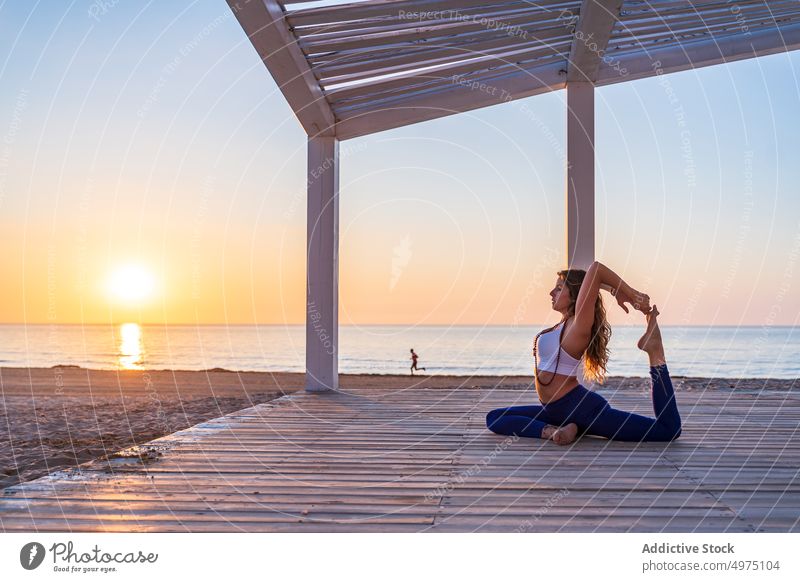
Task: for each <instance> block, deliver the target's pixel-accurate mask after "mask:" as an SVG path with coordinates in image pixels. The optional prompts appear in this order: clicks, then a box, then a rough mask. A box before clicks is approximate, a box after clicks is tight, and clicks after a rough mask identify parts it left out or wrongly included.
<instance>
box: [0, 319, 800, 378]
mask: <svg viewBox="0 0 800 582" xmlns="http://www.w3.org/2000/svg"><path fill="white" fill-rule="evenodd" d="M544 327H546V324H536V325H525V326H514V325H485V326H483V325H481V326H474V325H458V326H456V325H448V326H444V325H415V326H408V325H372V324H370V325H345V326H341V328H340V334H339V344H340V346H339V371H340V372H341V373H344V374H408V373H409V367H410V359H409V355H410V352H409V350H410V349H411V348H414V350H415V351H416V352H417V353H418V354H419V356H420V362H419V365H420V367H425V368H426V373H427V374H430V375H453V376H473V375H488V376H517V375H525V376H530V375H532V374H533V360H532V355H531V347H532V341H533V337H534V336H535V335H536V333H537V332H538V331H540V330H541V329H543V328H544ZM662 329H663V332H664V342H665V347H666V352H667V361H668V363H669V366H670V371H671V373H672V374H673V375H676V376H694V377H715V378H781V379H794V378H799V377H800V358H799V357H798V356H799V355H800V328H798V327H796V326H675V325H665V326H662ZM642 331H643V330H642V327H641V326H614V327H613V329H612V337H611V342H610V350H611V358H610V360H609V364H608V373H609V375H611V376H623V377H645V376H647V374H648V362H647V356H646V355H645V354H644V353H642V352H641V351H640V350H638V349H637V348H636V341H637V339H638V338H639V337H640V336H641V334H642ZM304 350H305V326H304V325H297V324H291V325H282V324H263V325H247V324H230V325H226V324H202V325H197V324H176V325H166V326H165V325H160V324H136V323H125V324H119V325H108V324H48V323H41V324H2V325H0V366H5V367H53V366H80V367H84V368H90V369H122V370H124V369H132V370H209V369H215V368H222V369H227V370H233V371H255V372H303V371H304V369H305V356H304V353H305V352H304Z"/></svg>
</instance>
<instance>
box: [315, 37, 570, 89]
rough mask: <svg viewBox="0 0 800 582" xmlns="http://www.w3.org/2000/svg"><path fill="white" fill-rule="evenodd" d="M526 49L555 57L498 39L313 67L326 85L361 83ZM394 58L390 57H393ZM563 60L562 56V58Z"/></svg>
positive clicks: (548, 49)
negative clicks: (465, 46)
mask: <svg viewBox="0 0 800 582" xmlns="http://www.w3.org/2000/svg"><path fill="white" fill-rule="evenodd" d="M503 48H505V49H506V50H509V49H523V48H524V49H527V50H530V51H532V52H535V51H537V50H538V51H541V53H542V54H543V55H545V54H548V53H552V52H553V48H552V46H550V45H543V44H542V43H540V42H529V43H520V44H516V45H513V46H508V44H507V42H506V40H505V39H495V40H492V41H488V42H483V43H470V45H469V49H460V50H454V49H453V47H448V46H447V45H444V46H442V48H439V49H433V50H428V51H426V52H425V53H412V54H406V55H401V56H392V57H385V58H381V59H370V60H367V61H361V62H357V63H346V64H344V65H340V66H338V67H337V66H336V65H335V63H334V64H332V65H329V66H324V67H314V69H313V70H314V73H315V74H316V75H317V77H318V78H319V79H321V83H322V84H323V85H330V84H333V83H341V82H345V81H354V80H359V79H360V78H364V79H365V78H369V77H376V76H380V75H382V74H386V73H392V72H402V71H410V70H413V69H419V68H421V67H427V66H432V65H437V64H442V63H447V62H450V63H452V62H455V61H457V60H459V59H464V58H467V57H470V56H478V55H490V54H492V55H494V54H497V51H498V50H499V49H503ZM390 54H391V53H390ZM559 56H560V55H559Z"/></svg>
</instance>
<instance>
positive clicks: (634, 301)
mask: <svg viewBox="0 0 800 582" xmlns="http://www.w3.org/2000/svg"><path fill="white" fill-rule="evenodd" d="M612 295H614V298H615V299H616V300H617V303H618V304H619V306H620V307H621V308H622V309H624V310H625V313H630V311H629V310H628V307H627V306H626V305H625V304H626V303H630V304H631V306H632V307H633V308H634V309H636V310H637V311H641V312H642V313H650V296H649V295H647V294H646V293H642V292H640V291H637V290H636V289H634V288H633V287H631V286H630V285H628V284H627V283H623V284H622V285H620V288H619V289H617V292H616V293H612Z"/></svg>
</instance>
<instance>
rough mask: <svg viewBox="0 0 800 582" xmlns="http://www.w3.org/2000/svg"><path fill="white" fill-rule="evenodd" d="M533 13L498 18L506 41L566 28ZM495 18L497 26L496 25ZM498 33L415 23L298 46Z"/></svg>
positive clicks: (324, 47) (338, 47) (335, 47)
mask: <svg viewBox="0 0 800 582" xmlns="http://www.w3.org/2000/svg"><path fill="white" fill-rule="evenodd" d="M537 16H539V15H536V14H532V15H529V14H523V15H522V16H515V17H513V18H506V19H503V21H502V26H503V27H504V28H503V34H505V35H506V36H507V37H508V38H509V41H513V40H514V39H515V38H517V37H519V36H533V37H538V36H548V35H552V32H551V31H556V32H560V33H566V32H567V27H566V26H565V24H564V23H563V22H558V21H557V20H552V19H549V20H548V21H547V22H546V23H543V22H542V21H541V19H540V18H537ZM499 25H500V24H499V21H498V26H499ZM497 33H498V29H497V28H495V27H494V26H486V25H485V24H481V23H480V22H472V21H456V22H450V23H447V24H442V25H437V26H426V25H423V26H416V27H413V28H400V29H396V30H390V31H387V32H380V33H375V34H365V35H356V36H351V37H341V38H336V39H332V40H326V39H325V38H324V37H322V38H316V37H311V38H306V37H301V39H300V41H299V45H300V48H301V49H302V50H303V52H304V54H306V55H312V54H314V53H319V52H329V51H342V50H358V49H361V48H365V47H375V46H388V45H398V44H402V43H410V42H418V43H423V44H425V43H429V42H434V41H436V40H437V39H443V40H444V39H453V40H455V39H458V38H459V37H461V36H462V35H472V36H474V37H476V38H481V37H484V38H485V37H491V36H495V35H497Z"/></svg>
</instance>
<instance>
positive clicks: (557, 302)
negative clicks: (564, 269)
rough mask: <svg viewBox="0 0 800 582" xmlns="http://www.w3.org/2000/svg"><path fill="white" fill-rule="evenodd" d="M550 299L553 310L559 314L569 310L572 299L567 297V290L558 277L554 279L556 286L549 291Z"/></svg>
mask: <svg viewBox="0 0 800 582" xmlns="http://www.w3.org/2000/svg"><path fill="white" fill-rule="evenodd" d="M550 298H551V299H552V301H553V309H554V310H555V311H559V312H561V313H566V312H567V310H568V309H569V306H570V304H571V303H572V299H570V296H569V289H567V284H566V283H564V280H563V279H562V278H561V277H559V278H558V279H556V286H555V287H553V290H552V291H550Z"/></svg>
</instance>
